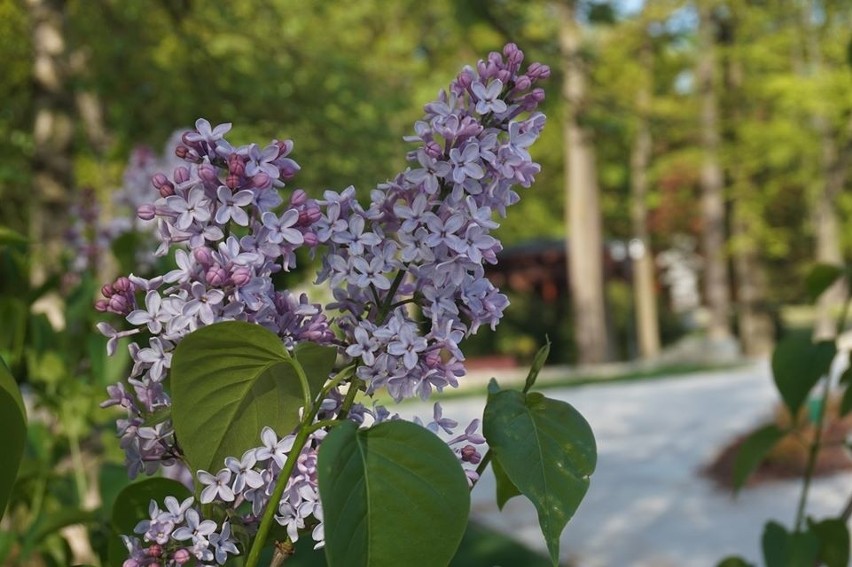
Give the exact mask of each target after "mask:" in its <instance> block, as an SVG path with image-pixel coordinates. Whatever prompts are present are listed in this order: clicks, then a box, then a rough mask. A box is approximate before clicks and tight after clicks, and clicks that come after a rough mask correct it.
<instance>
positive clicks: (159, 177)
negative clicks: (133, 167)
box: [151, 173, 169, 189]
mask: <svg viewBox="0 0 852 567" xmlns="http://www.w3.org/2000/svg"><path fill="white" fill-rule="evenodd" d="M168 182H169V178H168V177H166V176H165V174H163V173H155V174H154V176H153V177H151V185H153V186H154V189H159V188H160V187H162V186H163V185H165V184H166V183H168Z"/></svg>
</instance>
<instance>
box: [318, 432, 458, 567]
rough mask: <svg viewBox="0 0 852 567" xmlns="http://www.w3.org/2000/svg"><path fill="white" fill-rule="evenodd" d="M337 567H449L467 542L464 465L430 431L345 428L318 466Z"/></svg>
mask: <svg viewBox="0 0 852 567" xmlns="http://www.w3.org/2000/svg"><path fill="white" fill-rule="evenodd" d="M317 471H318V475H319V489H320V496H321V498H322V506H323V518H324V519H323V524H324V526H325V553H326V558H327V560H328V564H329V565H330V566H331V567H336V566H338V565H345V566H347V567H349V566H351V567H359V566H364V567H366V566H384V565H405V566H407V567H408V566H421V565H422V566H424V567H432V566H437V565H447V564H448V563H449V562H450V559H452V557H453V555H454V554H455V552H456V549H457V548H458V545H459V543H460V542H461V539H462V536H463V535H464V531H465V527H466V525H467V516H468V513H469V510H470V494H469V491H468V485H467V480H466V478H465V475H464V472H463V471H462V468H461V466H460V465H459V462H458V459H457V458H456V456H455V455H453V452H452V451H451V450H450V449H449V447H447V445H446V443H444V442H443V441H441V440H440V439H439V438H438V437H437V436H436V435H434V434H433V433H431V432H430V431H429V430H427V429H424V428H423V427H420V426H418V425H415V424H413V423H410V422H406V421H388V422H385V423H381V424H379V425H377V426H375V427H373V428H371V429H367V430H359V429H358V428H357V427H356V426H355V424H353V423H348V422H346V423H343V424H341V425H340V426H338V427H335V428H334V429H332V430H331V432H330V433H329V434H328V436H327V437H326V438H325V439H324V440H323V443H322V445H321V446H320V451H319V459H318V462H317Z"/></svg>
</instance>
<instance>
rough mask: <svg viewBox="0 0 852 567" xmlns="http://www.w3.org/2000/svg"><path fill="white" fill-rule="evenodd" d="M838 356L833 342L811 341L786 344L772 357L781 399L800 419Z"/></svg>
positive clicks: (783, 341) (793, 414)
mask: <svg viewBox="0 0 852 567" xmlns="http://www.w3.org/2000/svg"><path fill="white" fill-rule="evenodd" d="M835 354H837V347H836V346H835V344H834V343H833V342H830V341H821V342H818V343H813V342H811V341H810V340H809V339H807V338H799V337H795V336H794V337H790V338H787V339H784V340H782V341H781V342H779V343H778V345H777V346H776V347H775V351H774V352H773V353H772V375H773V377H774V379H775V386H776V387H777V388H778V392H779V393H780V394H781V399H783V400H784V404H785V405H786V406H787V408H788V409H789V410H790V415H791V416H792V417H793V419H794V420H795V419H796V415H797V414H798V412H799V408H801V407H802V403H804V401H805V399H807V397H808V394H809V393H810V391H811V389H812V388H813V387H814V386H815V385H816V383H817V382H819V379H820V378H821V377H822V376H823V375H824V374H825V373H827V372H828V369H829V368H830V367H831V361H832V360H834V355H835Z"/></svg>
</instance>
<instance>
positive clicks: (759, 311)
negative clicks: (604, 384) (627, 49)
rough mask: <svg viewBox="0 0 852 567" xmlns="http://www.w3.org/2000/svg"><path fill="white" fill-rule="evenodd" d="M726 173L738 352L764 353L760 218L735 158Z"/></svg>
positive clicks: (739, 111)
mask: <svg viewBox="0 0 852 567" xmlns="http://www.w3.org/2000/svg"><path fill="white" fill-rule="evenodd" d="M736 15H737V14H736V8H734V12H733V14H732V15H731V16H730V17H729V20H728V33H727V34H725V35H726V37H727V41H726V52H727V57H726V58H725V92H726V102H727V104H726V105H725V109H726V112H725V114H726V116H727V118H728V121H729V124H730V127H729V128H728V129H727V131H728V132H729V133H728V135H727V138H728V142H729V143H730V144H732V145H733V146H734V147H737V145H738V144H741V138H740V135H739V134H740V129H739V128H740V125H741V124H743V123H744V121H745V119H746V112H747V111H746V109H744V108H743V104H742V101H743V100H744V96H745V95H744V93H743V92H742V87H743V77H744V70H743V66H742V60H741V57H740V55H739V49H738V48H739V46H740V45H741V42H742V41H743V39H742V38H741V37H740V32H739V29H738V25H737V24H738V19H737V18H736ZM728 171H729V173H730V177H731V182H732V183H731V193H732V195H733V199H732V200H731V210H730V215H731V243H732V246H731V256H732V259H733V268H734V281H735V284H736V290H737V297H736V300H737V309H736V311H737V327H738V330H739V337H740V343H741V344H742V348H743V352H744V353H745V354H746V355H747V356H764V355H767V354H770V353H771V352H772V349H773V347H774V346H775V323H774V321H773V319H772V315H771V313H770V312H769V310H768V307H767V304H768V302H767V300H766V285H767V282H766V269H765V266H764V263H763V258H762V257H761V255H760V249H759V246H758V243H757V240H756V237H755V234H756V232H757V230H758V229H759V226H760V223H761V220H760V218H759V215H760V214H761V213H760V212H758V211H756V210H755V194H754V192H755V190H756V185H755V184H754V183H753V182H752V180H751V178H750V174H749V172H748V171H747V170H746V169H745V167H744V166H743V164H742V161H741V160H739V159H733V160H731V163H730V164H729V165H728Z"/></svg>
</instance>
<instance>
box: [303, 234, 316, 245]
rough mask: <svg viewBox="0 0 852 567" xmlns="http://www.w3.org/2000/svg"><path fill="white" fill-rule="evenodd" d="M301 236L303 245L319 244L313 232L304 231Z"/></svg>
mask: <svg viewBox="0 0 852 567" xmlns="http://www.w3.org/2000/svg"><path fill="white" fill-rule="evenodd" d="M302 238H303V239H304V241H305V246H316V245H317V244H319V238H317V235H316V234H314V233H313V232H306V233H305V234H303V235H302Z"/></svg>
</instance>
